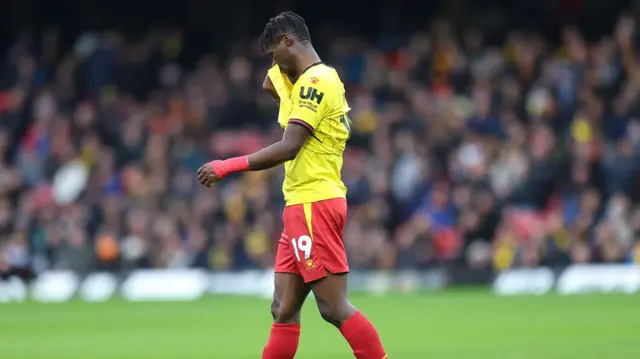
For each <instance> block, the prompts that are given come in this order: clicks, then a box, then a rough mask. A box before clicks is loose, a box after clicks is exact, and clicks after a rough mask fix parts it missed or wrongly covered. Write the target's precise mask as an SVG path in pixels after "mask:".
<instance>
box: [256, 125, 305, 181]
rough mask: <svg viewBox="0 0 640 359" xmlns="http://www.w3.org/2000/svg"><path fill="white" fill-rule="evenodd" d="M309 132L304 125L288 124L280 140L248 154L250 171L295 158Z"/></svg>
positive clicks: (263, 168) (273, 165)
mask: <svg viewBox="0 0 640 359" xmlns="http://www.w3.org/2000/svg"><path fill="white" fill-rule="evenodd" d="M309 134H310V132H309V130H308V129H307V128H305V127H304V126H300V125H298V124H295V123H291V124H289V125H288V126H287V128H286V129H285V130H284V136H282V140H280V141H279V142H277V143H274V144H273V145H271V146H269V147H266V148H263V149H262V150H260V151H258V152H256V153H254V154H252V155H249V167H250V168H251V170H252V171H260V170H265V169H267V168H271V167H275V166H277V165H279V164H281V163H284V162H287V161H290V160H292V159H294V158H296V156H297V155H298V152H299V151H300V149H301V148H302V145H304V142H305V141H306V140H307V137H309Z"/></svg>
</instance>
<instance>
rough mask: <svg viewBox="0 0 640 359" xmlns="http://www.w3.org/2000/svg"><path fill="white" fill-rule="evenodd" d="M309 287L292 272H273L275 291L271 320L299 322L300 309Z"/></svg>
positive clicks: (288, 322)
mask: <svg viewBox="0 0 640 359" xmlns="http://www.w3.org/2000/svg"><path fill="white" fill-rule="evenodd" d="M309 292H310V288H309V286H308V285H307V284H306V283H305V282H304V280H303V279H302V277H301V276H299V275H297V274H293V273H276V274H275V291H274V292H273V300H272V302H271V315H272V316H273V321H274V322H275V323H279V324H298V325H299V324H300V310H301V309H302V305H303V304H304V301H305V299H306V298H307V296H308V295H309Z"/></svg>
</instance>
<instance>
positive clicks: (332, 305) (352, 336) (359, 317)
mask: <svg viewBox="0 0 640 359" xmlns="http://www.w3.org/2000/svg"><path fill="white" fill-rule="evenodd" d="M311 290H312V291H313V294H314V295H315V297H316V302H317V303H318V308H319V310H320V315H322V318H324V320H326V321H327V322H329V323H331V324H333V325H334V326H336V327H337V328H339V329H340V333H341V334H342V336H343V337H344V338H345V339H346V340H347V342H348V343H349V345H350V346H351V349H353V354H354V355H355V357H356V358H358V359H386V358H387V354H386V352H385V350H384V348H383V347H382V343H381V342H380V337H379V336H378V332H377V331H376V329H375V328H374V327H373V324H371V322H370V321H369V320H368V319H367V318H366V317H365V316H364V314H362V313H361V312H359V311H358V310H357V309H356V308H355V307H354V306H353V305H351V303H350V302H349V299H348V297H347V276H346V274H342V275H340V274H339V275H334V274H330V273H327V277H325V278H323V279H320V280H319V281H317V282H314V283H313V284H312V285H311Z"/></svg>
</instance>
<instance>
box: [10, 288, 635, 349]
mask: <svg viewBox="0 0 640 359" xmlns="http://www.w3.org/2000/svg"><path fill="white" fill-rule="evenodd" d="M352 300H353V303H354V304H355V305H357V306H358V307H360V309H362V311H363V312H364V313H365V314H366V315H367V316H369V318H370V319H371V320H372V321H373V322H374V324H375V325H376V326H377V328H378V329H379V331H380V334H381V336H382V339H383V342H384V344H385V346H386V348H387V350H388V353H389V358H391V359H396V358H397V359H422V358H424V359H432V358H433V359H436V358H441V359H478V358H482V359H554V358H557V359H613V358H615V359H625V358H640V296H637V295H633V296H624V295H601V296H576V297H560V296H555V295H548V296H542V297H512V298H500V297H495V296H493V295H492V294H490V293H488V292H442V293H434V294H421V295H407V296H403V295H397V296H386V297H366V296H355V297H353V298H352ZM270 323H271V320H270V314H269V301H267V300H263V299H253V298H239V297H210V298H207V299H203V300H200V301H197V302H189V303H127V302H124V301H121V300H114V301H110V302H107V303H83V302H79V301H73V302H68V303H63V304H38V303H33V302H28V303H21V304H6V305H0V358H3V359H36V358H42V359H101V358H114V359H115V358H117V359H134V358H135V359H153V358H172V359H189V358H228V359H245V358H246V359H249V358H252V359H255V358H260V353H261V350H262V346H263V345H264V344H265V342H266V339H267V335H268V331H269V328H270ZM302 326H303V328H302V339H301V343H300V349H299V351H298V355H297V356H296V358H301V359H305V358H306V359H326V358H336V359H341V358H344V359H347V358H352V355H351V351H350V349H349V347H348V346H347V344H346V343H345V342H344V340H343V339H342V337H341V336H340V334H339V332H338V331H337V330H335V329H333V327H331V326H330V325H328V324H326V323H324V322H322V320H321V319H320V318H319V316H318V313H317V309H316V308H315V305H314V302H313V299H312V298H310V299H309V300H308V301H307V303H306V305H305V309H304V314H303V323H302Z"/></svg>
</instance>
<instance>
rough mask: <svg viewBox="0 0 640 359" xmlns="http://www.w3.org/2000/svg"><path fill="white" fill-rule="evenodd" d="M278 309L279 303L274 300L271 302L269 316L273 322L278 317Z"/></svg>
mask: <svg viewBox="0 0 640 359" xmlns="http://www.w3.org/2000/svg"><path fill="white" fill-rule="evenodd" d="M279 308H280V301H279V300H277V299H275V298H274V299H273V300H272V301H271V316H272V317H273V320H276V318H277V317H278V312H279Z"/></svg>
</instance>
